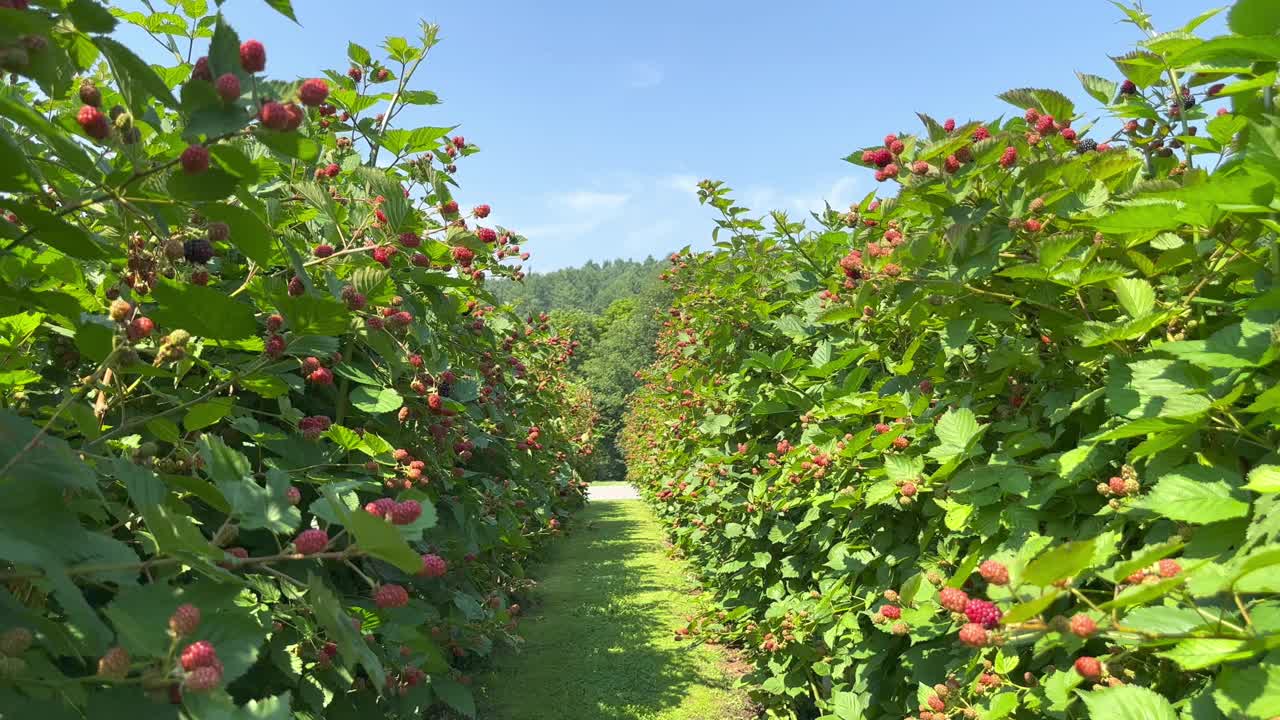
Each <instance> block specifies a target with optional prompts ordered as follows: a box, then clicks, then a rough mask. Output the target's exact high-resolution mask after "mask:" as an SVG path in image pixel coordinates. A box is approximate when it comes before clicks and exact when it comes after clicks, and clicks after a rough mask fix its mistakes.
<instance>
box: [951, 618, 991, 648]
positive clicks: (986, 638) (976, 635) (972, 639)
mask: <svg viewBox="0 0 1280 720" xmlns="http://www.w3.org/2000/svg"><path fill="white" fill-rule="evenodd" d="M959 635H960V642H962V643H964V644H965V645H968V646H970V647H986V646H987V644H988V642H990V639H991V633H989V632H987V629H986V628H984V627H982V626H981V625H979V624H977V623H969V624H967V625H965V626H964V627H962V628H960V633H959Z"/></svg>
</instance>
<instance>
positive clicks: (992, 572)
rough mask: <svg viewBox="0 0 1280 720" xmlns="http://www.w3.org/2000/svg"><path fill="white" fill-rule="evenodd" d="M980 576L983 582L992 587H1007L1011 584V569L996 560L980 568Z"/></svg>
mask: <svg viewBox="0 0 1280 720" xmlns="http://www.w3.org/2000/svg"><path fill="white" fill-rule="evenodd" d="M978 574H979V575H981V576H982V579H983V580H986V581H987V582H989V583H991V584H992V585H1007V584H1008V583H1009V568H1007V567H1005V565H1004V563H1001V562H996V561H995V560H986V561H984V562H983V563H982V564H981V565H979V566H978Z"/></svg>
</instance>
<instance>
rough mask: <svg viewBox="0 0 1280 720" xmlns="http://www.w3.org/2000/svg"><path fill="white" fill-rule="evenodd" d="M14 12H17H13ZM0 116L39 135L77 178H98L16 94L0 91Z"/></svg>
mask: <svg viewBox="0 0 1280 720" xmlns="http://www.w3.org/2000/svg"><path fill="white" fill-rule="evenodd" d="M14 12H15V13H17V11H14ZM18 14H23V15H25V14H28V13H18ZM0 116H4V117H7V118H9V119H10V120H12V121H14V122H15V123H17V124H18V125H20V126H22V127H25V128H26V129H28V130H30V131H31V132H33V133H35V134H36V135H38V136H40V139H41V140H43V141H44V142H46V143H47V144H48V145H49V146H50V147H52V148H53V149H54V150H55V151H57V155H58V159H59V160H61V161H62V162H64V163H66V164H67V165H68V166H70V167H71V169H72V170H74V171H75V172H76V173H77V174H79V175H80V176H81V177H85V178H98V177H101V175H102V173H101V172H100V171H99V170H98V167H97V165H95V164H94V162H93V160H92V159H91V158H90V157H89V155H88V153H86V152H85V150H84V148H82V147H81V146H80V145H79V144H78V143H77V142H76V141H75V140H73V139H72V136H71V135H69V134H68V133H67V131H66V130H63V129H62V128H61V127H59V126H56V125H54V124H53V123H51V122H49V121H48V120H46V119H45V118H44V116H43V115H41V114H40V113H37V112H36V111H34V110H32V109H31V108H30V107H29V106H27V105H26V104H24V103H22V102H21V101H20V100H19V98H18V96H17V95H9V94H6V93H0Z"/></svg>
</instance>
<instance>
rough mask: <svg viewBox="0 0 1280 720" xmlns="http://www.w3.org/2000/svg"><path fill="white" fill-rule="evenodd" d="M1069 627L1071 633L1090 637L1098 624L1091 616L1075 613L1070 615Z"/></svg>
mask: <svg viewBox="0 0 1280 720" xmlns="http://www.w3.org/2000/svg"><path fill="white" fill-rule="evenodd" d="M1069 627H1070V628H1071V634H1072V635H1076V636H1079V637H1082V638H1087V637H1091V636H1092V635H1093V634H1094V633H1096V632H1098V624H1097V623H1095V622H1094V621H1093V618H1091V617H1089V616H1088V615H1085V614H1084V613H1076V614H1075V615H1074V616H1072V618H1071V622H1070V624H1069Z"/></svg>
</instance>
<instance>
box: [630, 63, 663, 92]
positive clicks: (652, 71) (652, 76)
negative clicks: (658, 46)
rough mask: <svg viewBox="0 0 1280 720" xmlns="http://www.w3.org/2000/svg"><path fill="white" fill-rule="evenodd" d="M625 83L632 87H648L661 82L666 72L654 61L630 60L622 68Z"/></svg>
mask: <svg viewBox="0 0 1280 720" xmlns="http://www.w3.org/2000/svg"><path fill="white" fill-rule="evenodd" d="M623 75H624V76H625V78H626V82H627V85H629V86H631V87H633V88H649V87H653V86H655V85H658V84H661V83H662V79H663V78H664V77H666V74H665V73H664V72H663V70H662V66H661V65H659V64H657V63H655V62H640V61H637V62H630V63H627V65H626V67H624V68H623Z"/></svg>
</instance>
